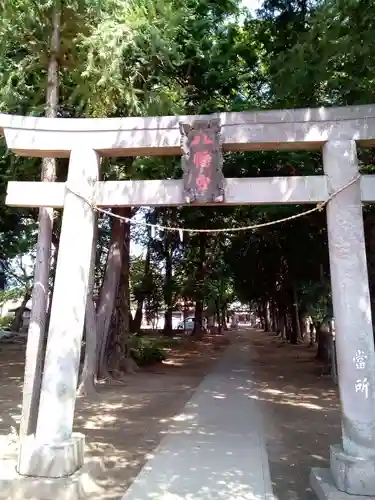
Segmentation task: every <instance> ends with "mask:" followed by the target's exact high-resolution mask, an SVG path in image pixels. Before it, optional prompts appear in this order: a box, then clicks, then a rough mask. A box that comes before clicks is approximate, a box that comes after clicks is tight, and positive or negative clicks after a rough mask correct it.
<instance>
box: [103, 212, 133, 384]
mask: <svg viewBox="0 0 375 500" xmlns="http://www.w3.org/2000/svg"><path fill="white" fill-rule="evenodd" d="M115 213H116V214H117V215H121V216H123V217H128V216H129V209H128V208H127V207H121V208H119V209H117V210H116V211H115ZM125 234H126V224H125V223H124V222H122V221H120V220H119V219H113V225H112V238H111V244H110V247H109V252H108V257H107V264H106V270H105V275H104V279H103V284H102V288H101V290H100V298H99V306H98V309H97V316H96V318H97V323H96V324H97V339H98V346H97V354H98V360H97V362H98V368H97V374H98V377H107V376H108V373H107V360H106V350H107V344H108V336H109V329H110V325H111V318H112V314H113V309H114V307H115V300H116V295H117V290H118V287H119V286H118V285H119V280H120V275H121V269H122V261H123V252H124V239H125Z"/></svg>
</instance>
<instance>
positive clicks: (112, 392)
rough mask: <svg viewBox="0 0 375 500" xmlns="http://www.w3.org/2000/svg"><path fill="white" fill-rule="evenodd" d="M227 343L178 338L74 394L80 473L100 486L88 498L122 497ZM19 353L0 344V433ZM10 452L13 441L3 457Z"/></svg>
mask: <svg viewBox="0 0 375 500" xmlns="http://www.w3.org/2000/svg"><path fill="white" fill-rule="evenodd" d="M228 343H229V342H228V339H227V338H226V337H225V336H223V335H209V336H207V338H205V339H204V340H203V341H201V342H193V341H191V340H190V339H187V340H184V341H183V342H181V343H179V344H176V345H173V347H170V348H168V349H166V350H167V351H168V356H169V357H168V360H167V362H165V363H162V364H156V365H154V366H152V367H149V368H145V369H142V370H140V371H139V372H137V373H135V374H133V375H129V376H127V377H126V379H125V383H124V384H123V385H116V386H110V385H104V384H99V386H98V391H99V395H98V397H96V398H94V399H92V400H89V399H87V398H85V397H79V398H78V399H77V405H76V417H75V430H76V431H79V432H82V433H83V434H85V436H86V455H85V463H86V466H85V474H88V475H89V476H90V477H91V478H95V482H96V483H97V484H98V485H99V486H101V487H103V488H104V491H105V493H101V494H100V496H98V497H97V496H95V495H93V498H94V499H96V498H100V499H101V500H118V499H120V498H121V497H122V495H123V493H124V491H125V489H126V488H127V486H128V485H129V484H130V483H131V482H132V481H133V479H134V477H135V476H136V475H137V474H138V472H139V470H140V468H141V467H142V466H143V464H144V463H145V461H146V460H147V459H148V458H150V457H151V456H152V452H153V451H154V449H155V447H156V446H157V445H158V444H159V442H160V439H161V437H162V436H163V435H164V434H165V433H166V430H167V429H168V427H169V426H170V425H176V424H178V419H179V418H183V417H182V416H181V415H179V412H180V411H181V410H182V409H183V407H184V405H185V403H186V401H187V400H189V399H190V397H191V395H192V394H193V392H194V390H195V388H196V387H197V386H198V385H199V383H200V382H201V380H202V378H203V377H204V375H205V374H206V373H207V372H208V371H209V370H210V368H211V366H212V363H213V362H214V361H215V360H216V359H217V358H218V357H219V355H220V354H221V353H222V351H223V350H224V349H225V348H226V346H227V345H228ZM24 355H25V346H9V345H4V346H3V345H2V346H1V348H0V377H1V386H0V436H1V435H2V434H3V435H5V434H8V433H10V432H11V429H12V428H14V429H17V430H18V426H19V421H20V416H21V398H22V379H23V369H24ZM176 415H179V416H178V417H176ZM0 444H1V443H0ZM16 453H17V447H16V446H13V447H12V449H10V451H9V456H10V457H15V456H16Z"/></svg>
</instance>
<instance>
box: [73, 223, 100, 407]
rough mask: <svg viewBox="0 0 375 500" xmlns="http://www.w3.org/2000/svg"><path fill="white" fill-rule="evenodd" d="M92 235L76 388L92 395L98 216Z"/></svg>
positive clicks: (95, 347) (94, 367) (95, 329)
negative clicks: (82, 347)
mask: <svg viewBox="0 0 375 500" xmlns="http://www.w3.org/2000/svg"><path fill="white" fill-rule="evenodd" d="M95 219H96V223H95V226H94V236H93V241H92V253H91V269H90V280H89V286H88V290H87V302H86V316H85V341H86V343H85V360H84V363H83V369H82V374H81V381H80V385H79V388H78V393H79V394H85V395H86V396H89V397H90V396H92V395H93V394H95V393H96V389H95V383H96V374H97V352H96V351H97V344H98V339H97V327H96V311H95V304H94V286H95V262H96V244H97V237H98V217H96V218H95Z"/></svg>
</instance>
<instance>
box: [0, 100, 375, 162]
mask: <svg viewBox="0 0 375 500" xmlns="http://www.w3.org/2000/svg"><path fill="white" fill-rule="evenodd" d="M215 117H216V118H219V119H220V122H221V124H222V137H223V149H224V150H240V151H245V150H255V151H256V150H260V149H263V150H266V149H296V148H301V149H314V148H319V147H321V146H322V145H323V144H324V143H325V142H326V141H328V140H337V139H349V140H352V139H353V140H356V141H359V142H360V143H363V144H367V145H370V144H374V143H375V141H374V138H375V107H374V106H372V105H370V106H353V107H341V108H333V107H332V108H316V109H310V108H306V109H286V110H270V111H255V112H242V113H217V114H213V115H202V116H161V117H147V118H144V117H129V118H86V119H81V118H59V119H58V120H56V119H51V118H35V117H25V116H12V115H4V114H3V115H0V131H1V130H3V131H4V135H5V138H6V141H7V146H8V148H10V149H13V150H14V151H15V152H17V153H18V154H22V155H26V156H62V157H64V156H65V157H66V156H69V152H70V151H72V150H73V149H75V148H77V147H88V148H94V149H95V150H96V151H98V152H100V153H101V154H102V155H104V156H136V155H178V154H179V153H180V131H179V123H180V122H184V123H185V122H187V123H192V122H194V121H196V120H197V119H200V120H205V119H206V120H207V119H211V118H215Z"/></svg>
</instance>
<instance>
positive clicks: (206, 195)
mask: <svg viewBox="0 0 375 500" xmlns="http://www.w3.org/2000/svg"><path fill="white" fill-rule="evenodd" d="M220 128H221V127H220V120H219V119H218V118H213V119H211V120H197V121H196V122H193V123H192V124H191V125H190V124H186V123H180V131H181V148H182V159H181V166H182V169H183V172H184V174H183V181H184V197H185V201H186V203H194V202H200V203H212V202H216V203H220V202H223V201H224V176H223V172H222V167H223V155H222V149H221V137H220Z"/></svg>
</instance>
